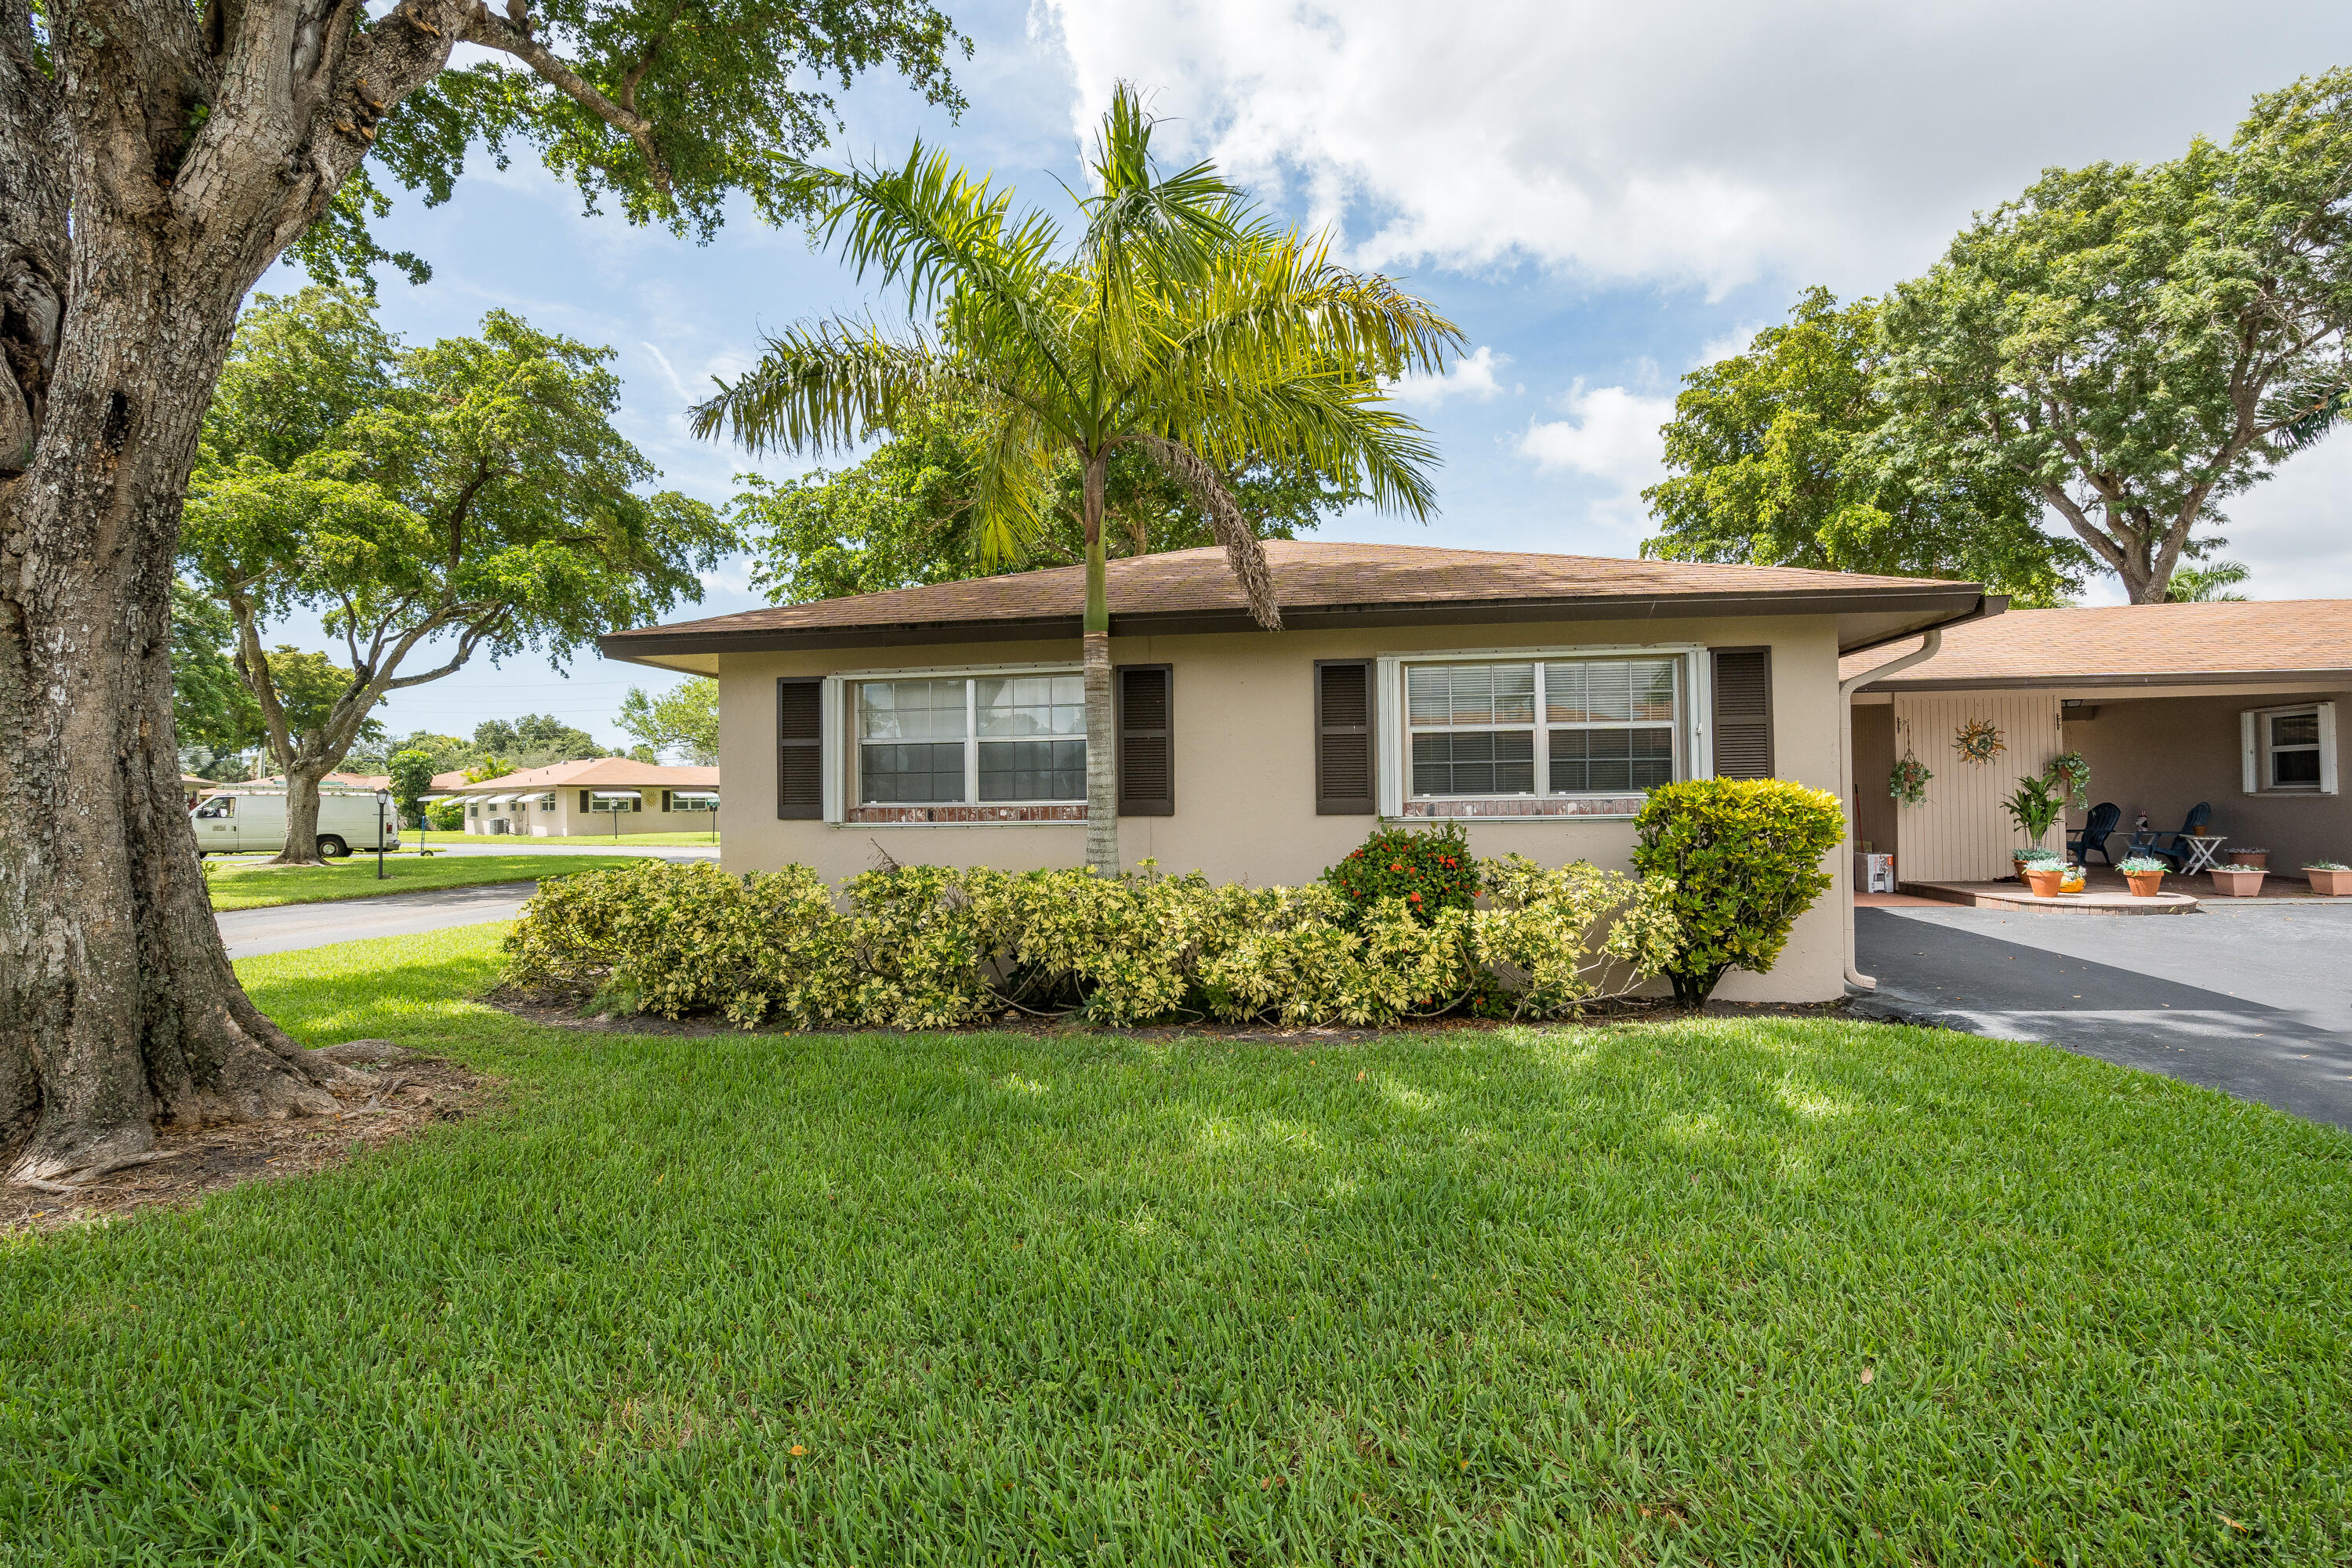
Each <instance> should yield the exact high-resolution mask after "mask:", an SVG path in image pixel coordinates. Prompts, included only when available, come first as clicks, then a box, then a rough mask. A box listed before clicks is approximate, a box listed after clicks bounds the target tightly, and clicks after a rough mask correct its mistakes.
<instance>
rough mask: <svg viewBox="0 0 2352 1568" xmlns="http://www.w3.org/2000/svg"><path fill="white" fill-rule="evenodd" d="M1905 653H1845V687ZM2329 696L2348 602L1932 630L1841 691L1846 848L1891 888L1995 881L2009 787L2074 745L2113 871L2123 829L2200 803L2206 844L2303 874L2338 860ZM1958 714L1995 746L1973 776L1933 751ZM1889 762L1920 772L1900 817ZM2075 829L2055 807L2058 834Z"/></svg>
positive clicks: (2090, 613) (2343, 845) (2344, 840)
mask: <svg viewBox="0 0 2352 1568" xmlns="http://www.w3.org/2000/svg"><path fill="white" fill-rule="evenodd" d="M1916 646H1917V644H1916V641H1908V642H1905V643H1903V644H1901V645H1899V646H1895V647H1883V648H1878V649H1875V650H1874V651H1873V652H1871V653H1869V654H1866V655H1863V656H1859V657H1853V658H1848V659H1847V660H1846V661H1845V673H1846V675H1847V676H1849V677H1853V676H1858V675H1861V674H1863V673H1864V672H1865V671H1866V670H1867V669H1869V668H1871V667H1872V666H1874V665H1877V664H1883V663H1885V662H1887V661H1889V660H1891V659H1893V658H1897V657H1899V656H1900V655H1902V654H1904V653H1906V652H1909V651H1911V650H1912V649H1913V648H1915V647H1916ZM2347 700H2352V600H2346V599H2285V600H2258V601H2253V602H2250V603H2223V604H2204V605H2118V606H2115V607H2112V608H2105V609H2078V610H2011V611H2010V612H2009V613H2008V614H2007V615H2004V616H2000V618H1998V619H1995V620H1989V621H1983V622H1979V623H1978V624H1975V625H1971V626H1955V627H1953V628H1951V629H1950V630H1948V631H1947V632H1946V633H1945V634H1944V641H1943V648H1942V651H1940V652H1939V653H1937V655H1936V656H1935V657H1934V658H1930V659H1927V660H1926V661H1924V662H1923V663H1920V664H1916V665H1913V666H1912V667H1911V668H1907V669H1905V670H1901V671H1899V672H1897V673H1896V674H1895V675H1893V676H1891V677H1889V678H1888V679H1885V680H1884V681H1878V682H1872V683H1870V684H1868V685H1865V686H1864V687H1863V688H1861V689H1860V690H1859V691H1858V692H1857V694H1856V696H1855V698H1854V714H1853V739H1854V794H1855V797H1856V799H1855V805H1856V807H1857V811H1858V814H1859V824H1858V832H1857V834H1856V837H1858V838H1860V839H1863V840H1866V841H1869V842H1870V843H1871V844H1872V847H1874V848H1875V849H1877V850H1879V851H1881V852H1886V851H1890V850H1891V851H1892V852H1893V853H1894V855H1895V871H1896V875H1897V876H1898V877H1899V878H1900V879H1902V880H1904V881H1906V882H1937V881H1975V880H1983V879H1990V878H1994V877H2000V876H2006V875H2007V874H2008V871H2009V857H2010V851H2011V848H2012V847H2017V846H2021V845H2022V844H2023V843H2024V842H2025V837H2024V835H2023V834H2022V833H2020V832H2019V831H2017V829H2016V828H2015V826H2013V825H2012V824H2011V821H2010V819H2009V817H2008V816H2006V815H2005V814H2004V813H2002V811H2001V810H2000V800H2001V798H2002V797H2003V796H2005V795H2008V794H2009V792H2010V791H2011V789H2013V788H2014V787H2015V785H2016V784H2017V780H2018V777H2019V775H2021V774H2023V773H2038V772H2040V771H2041V770H2042V769H2043V768H2045V767H2047V766H2048V765H2049V763H2050V761H2051V759H2052V758H2053V756H2056V755H2057V754H2058V753H2060V752H2068V751H2079V752H2082V753H2083V757H2084V761H2085V762H2087V763H2089V764H2090V768H2091V783H2090V798H2091V804H2092V805H2098V804H2099V803H2101V802H2103V801H2104V802H2113V803H2114V804H2115V805H2117V806H2119V807H2121V808H2122V835H2121V836H2119V837H2117V838H2116V841H2115V846H2114V847H2115V851H2116V858H2118V859H2120V858H2122V856H2123V850H2124V847H2125V841H2126V837H2128V836H2129V834H2130V832H2131V829H2132V826H2133V824H2134V822H2135V821H2136V820H2137V818H2138V817H2140V816H2146V817H2147V819H2148V825H2149V826H2150V827H2151V828H2154V829H2156V830H2158V831H2160V832H2167V833H2169V832H2172V831H2174V830H2176V829H2178V828H2179V826H2181V824H2182V822H2183V821H2184V820H2185V819H2186V818H2187V816H2188V815H2189V811H2190V810H2191V809H2192V808H2193V807H2195V806H2196V805H2198V804H2199V803H2200V802H2203V803H2205V804H2208V805H2211V806H2212V808H2213V821H2212V826H2213V830H2214V831H2215V832H2217V833H2220V834H2221V835H2223V836H2224V837H2227V838H2228V839H2229V840H2230V841H2231V843H2233V844H2238V845H2242V846H2245V847H2252V848H2262V849H2267V850H2269V851H2270V866H2271V871H2272V874H2273V876H2277V875H2282V874H2283V875H2285V876H2290V877H2293V876H2299V875H2300V874H2301V868H2302V866H2303V864H2304V863H2305V861H2307V860H2319V859H2330V860H2343V861H2352V804H2347V800H2346V797H2345V796H2344V795H2343V793H2342V790H2341V782H2340V781H2341V778H2342V772H2343V769H2342V762H2341V758H2340V755H2339V740H2338V714H2339V712H2340V711H2341V710H2342V705H2343V704H2344V703H2345V702H2347ZM1978 719H1981V720H1989V721H1991V722H1992V723H1993V724H1994V725H1996V726H1997V727H1998V728H1999V729H2000V731H2001V733H2002V736H2003V740H2004V744H2005V749H2004V750H2003V751H2002V752H2000V754H1999V755H1998V756H1996V757H1994V758H1993V759H1992V761H1991V762H1990V763H1984V764H1981V765H1979V764H1972V763H1969V762H1967V761H1965V760H1963V759H1962V758H1961V756H1960V755H1959V754H1958V752H1956V751H1955V750H1954V749H1953V743H1952V742H1953V738H1954V735H1955V734H1956V732H1957V731H1958V729H1959V727H1960V726H1961V725H1963V724H1965V723H1967V722H1969V721H1970V720H1978ZM1906 748H1907V749H1908V750H1910V751H1911V752H1914V753H1916V755H1917V756H1918V758H1919V760H1920V761H1922V762H1924V763H1927V766H1928V768H1929V769H1930V770H1931V771H1932V772H1933V773H1935V775H1936V777H1935V779H1934V781H1933V782H1932V783H1930V784H1928V785H1927V800H1926V801H1925V802H1924V803H1923V804H1921V805H1896V804H1895V802H1894V801H1893V800H1892V799H1891V798H1890V797H1889V795H1888V794H1887V788H1886V783H1885V781H1886V778H1887V775H1888V774H1889V773H1891V772H1892V771H1893V769H1894V766H1895V761H1896V759H1898V758H1899V757H1901V756H1902V755H1903V753H1904V752H1905V750H1906ZM2083 818H2084V813H2083V812H2082V811H2080V810H2074V811H2070V812H2069V813H2068V815H2067V818H2066V820H2067V823H2068V825H2069V826H2081V824H2082V822H2083ZM2051 847H2053V848H2055V847H2058V846H2057V844H2056V842H2055V835H2054V834H2053V842H2052V845H2051ZM2092 864H2094V865H2096V864H2097V861H2096V860H2094V861H2093V862H2092Z"/></svg>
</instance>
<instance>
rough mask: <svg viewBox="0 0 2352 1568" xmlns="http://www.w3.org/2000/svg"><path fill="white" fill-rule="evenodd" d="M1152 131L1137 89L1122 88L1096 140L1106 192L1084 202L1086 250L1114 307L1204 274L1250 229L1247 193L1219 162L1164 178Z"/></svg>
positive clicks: (1096, 167) (1099, 177)
mask: <svg viewBox="0 0 2352 1568" xmlns="http://www.w3.org/2000/svg"><path fill="white" fill-rule="evenodd" d="M1151 129H1152V121H1151V117H1150V115H1149V114H1147V113H1146V112H1144V109H1143V103H1142V100H1141V99H1140V98H1139V96H1138V95H1137V93H1136V90H1135V88H1134V86H1133V85H1132V84H1131V83H1129V82H1120V83H1118V86H1117V87H1116V88H1115V89H1113V90H1112V93H1111V106H1110V111H1109V112H1108V114H1106V115H1104V116H1103V124H1102V129H1101V131H1100V132H1097V136H1096V140H1095V152H1094V159H1093V163H1092V168H1093V171H1094V175H1095V179H1096V182H1097V184H1098V185H1099V186H1100V187H1101V189H1100V191H1099V193H1098V194H1097V195H1094V196H1091V197H1088V198H1087V199H1086V200H1084V201H1083V202H1081V203H1080V205H1081V206H1082V207H1083V208H1084V209H1085V211H1086V214H1087V232H1086V235H1085V237H1084V238H1083V239H1082V240H1081V241H1080V247H1079V248H1080V250H1081V251H1082V252H1083V254H1084V255H1085V257H1086V258H1087V270H1088V272H1089V273H1090V274H1091V275H1092V276H1093V278H1094V279H1095V281H1096V283H1097V288H1098V289H1100V290H1101V291H1102V294H1103V299H1104V302H1105V304H1106V305H1107V306H1111V307H1114V308H1116V306H1118V304H1121V303H1123V302H1124V300H1125V299H1126V298H1127V297H1128V296H1129V295H1130V294H1131V293H1132V291H1133V290H1134V289H1136V288H1137V287H1138V286H1139V285H1142V286H1160V287H1164V286H1165V285H1166V284H1168V283H1170V282H1173V281H1191V280H1193V279H1199V278H1201V277H1203V276H1205V275H1206V273H1207V271H1208V269H1209V268H1210V267H1211V266H1212V265H1213V261H1214V258H1216V256H1217V255H1218V254H1219V252H1220V251H1221V250H1223V249H1225V248H1227V247H1231V246H1233V245H1234V243H1235V242H1236V241H1237V240H1239V239H1240V238H1241V237H1242V236H1243V234H1244V230H1245V229H1247V228H1249V227H1250V226H1251V220H1250V219H1249V216H1248V210H1247V207H1246V206H1245V205H1244V202H1243V199H1242V195H1241V193H1240V192H1239V191H1237V190H1235V189H1234V187H1233V186H1231V185H1229V184H1226V183H1225V181H1224V179H1223V176H1222V175H1220V174H1218V173H1217V171H1216V166H1215V165H1214V164H1213V163H1207V162H1202V163H1194V164H1192V166H1191V167H1189V168H1186V169H1182V170H1180V171H1178V172H1177V173H1175V174H1161V173H1160V169H1159V165H1158V164H1157V163H1156V162H1155V161H1154V160H1153V158H1152V156H1151Z"/></svg>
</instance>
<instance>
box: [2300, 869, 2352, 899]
mask: <svg viewBox="0 0 2352 1568" xmlns="http://www.w3.org/2000/svg"><path fill="white" fill-rule="evenodd" d="M2304 875H2305V876H2306V877H2308V878H2310V879H2311V890H2312V891H2313V892H2315V893H2325V894H2326V895H2327V896H2328V897H2329V898H2331V899H2347V898H2352V871H2305V873H2304Z"/></svg>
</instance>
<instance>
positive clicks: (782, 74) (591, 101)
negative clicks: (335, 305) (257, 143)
mask: <svg viewBox="0 0 2352 1568" xmlns="http://www.w3.org/2000/svg"><path fill="white" fill-rule="evenodd" d="M351 15H352V26H353V28H354V30H355V31H357V32H360V33H365V32H367V31H369V30H371V29H372V28H373V27H374V26H381V25H382V24H381V23H379V22H376V21H374V20H373V19H372V18H371V16H370V14H369V12H368V11H367V10H366V9H364V8H358V9H355V10H354V11H353V12H352V14H351ZM464 41H465V42H467V43H469V44H473V45H475V46H477V47H478V49H479V50H480V51H482V52H481V53H479V54H478V55H477V56H476V57H475V58H472V59H471V60H470V61H469V62H468V63H467V65H465V66H463V67H462V68H452V69H444V70H442V71H440V72H439V73H438V74H437V75H435V76H433V77H431V78H429V79H426V80H425V82H424V83H423V84H422V85H420V86H418V87H417V88H416V89H415V90H414V91H412V92H411V93H409V95H408V97H407V98H406V99H405V100H404V101H402V102H401V103H399V104H398V105H397V106H396V107H392V108H389V109H388V110H385V111H383V113H382V117H381V118H380V119H379V118H377V116H376V113H375V112H374V111H373V110H372V107H371V105H370V104H369V102H368V97H367V95H366V94H362V95H361V96H360V98H359V99H358V100H357V101H355V102H354V103H353V104H352V106H351V107H350V109H348V110H346V111H345V112H346V113H348V114H349V115H350V118H349V119H347V120H345V121H342V122H341V123H340V124H338V125H337V126H336V130H338V131H339V132H342V133H343V134H345V135H352V134H361V135H364V136H365V137H366V139H367V142H368V154H367V157H366V160H365V161H364V162H363V163H361V164H360V165H359V167H358V168H357V169H356V170H354V171H353V173H352V175H351V176H350V177H349V178H348V179H347V180H345V181H344V183H343V184H342V185H341V187H340V188H339V189H338V190H337V191H336V193H335V197H334V199H333V201H332V202H331V203H330V204H329V205H328V206H327V207H326V209H325V210H324V211H323V212H322V213H321V214H320V216H319V219H318V220H317V221H316V222H315V223H314V224H313V225H312V226H310V229H309V230H308V231H306V232H305V233H304V234H303V235H302V237H300V238H299V239H298V240H296V241H295V242H294V244H293V245H292V246H291V247H289V252H288V254H289V256H291V257H292V258H294V259H295V260H296V261H298V262H299V263H301V264H302V265H303V266H304V267H305V268H308V270H309V271H310V274H311V276H312V277H313V278H314V279H317V280H319V281H320V282H325V283H338V282H342V283H358V284H361V285H362V286H364V284H365V281H366V280H367V279H368V278H369V277H370V275H371V272H372V269H373V268H375V267H376V266H378V265H381V264H385V263H389V264H391V265H393V266H394V267H396V268H399V269H400V270H402V271H404V272H405V273H406V274H407V275H408V276H409V278H410V279H411V280H412V281H416V282H422V281H424V279H425V278H427V277H429V276H430V275H431V268H429V267H427V266H426V265H425V262H424V261H422V260H421V259H419V258H416V257H415V256H413V255H410V254H408V253H406V252H401V253H397V254H394V253H391V252H387V251H385V250H384V249H383V247H381V246H380V245H379V244H378V243H377V242H376V240H375V239H374V237H373V235H372V234H371V233H370V231H369V228H368V224H369V220H370V219H371V218H381V217H383V216H385V215H386V214H387V213H388V212H389V211H390V210H391V203H390V197H389V195H387V194H386V190H385V186H386V185H387V184H391V185H398V186H404V187H406V188H407V189H409V190H412V191H418V192H421V193H423V195H424V197H425V205H428V206H436V205H440V204H441V203H443V202H445V201H447V200H448V199H449V196H450V193H451V191H452V189H453V187H454V186H455V185H456V184H457V179H458V177H459V176H460V175H461V174H463V173H464V172H465V166H466V159H467V154H468V153H472V152H475V151H477V150H478V151H483V152H487V153H488V154H489V157H490V159H491V162H492V163H495V164H496V165H497V166H498V167H499V168H501V169H503V168H505V167H506V166H507V165H508V163H509V160H510V159H511V158H512V157H513V156H514V154H515V153H517V152H519V151H528V152H530V153H534V154H536V155H537V157H538V158H539V159H540V161H541V163H543V164H544V165H545V166H546V167H547V168H548V170H549V171H550V172H551V173H552V174H555V175H556V177H557V178H559V179H564V180H569V181H570V182H571V183H572V185H573V186H574V187H575V188H577V189H578V191H579V193H580V196H581V201H582V203H583V205H584V206H585V207H586V208H587V210H588V211H590V212H594V211H596V210H597V209H598V208H599V207H600V206H602V205H604V203H606V202H608V201H612V202H617V203H618V204H619V205H620V207H621V209H622V210H623V212H625V214H626V215H627V216H628V218H629V220H630V221H631V222H632V223H637V224H660V225H662V226H666V227H667V228H669V229H670V230H671V231H672V232H674V233H677V234H679V235H689V234H690V235H692V236H694V237H696V238H698V239H708V238H709V237H710V236H711V234H713V233H714V232H715V231H716V230H717V229H718V227H719V223H720V222H721V220H722V219H723V217H724V216H725V204H726V198H727V197H728V195H730V193H740V194H741V195H744V196H746V197H748V198H749V199H750V203H751V210H752V212H753V213H754V214H755V215H757V216H759V217H760V218H761V219H762V220H763V221H765V222H769V223H781V222H784V221H787V220H789V219H792V218H794V217H797V216H801V214H802V212H803V203H804V201H805V199H806V192H805V190H804V188H803V186H802V185H801V184H799V183H798V182H797V181H796V180H795V179H794V178H793V164H792V160H793V159H794V158H797V157H801V156H804V155H806V154H807V153H810V152H811V151H813V150H814V149H815V148H818V147H821V146H823V145H824V142H825V141H826V136H827V132H830V131H831V130H832V129H834V127H835V125H836V124H837V122H838V114H837V110H836V109H835V103H834V99H833V96H832V89H833V88H834V87H835V86H838V87H843V88H845V87H847V86H848V85H849V83H850V82H851V81H852V80H853V79H856V78H857V77H859V76H863V75H866V74H867V73H869V72H872V71H875V70H877V69H880V70H890V71H895V72H897V73H898V75H900V76H901V77H903V78H904V79H906V80H907V81H908V82H909V83H910V84H912V85H913V86H914V87H915V88H916V89H918V90H919V91H920V92H921V93H922V95H923V97H924V98H925V100H927V101H929V102H931V103H934V104H940V105H944V106H945V107H946V108H948V109H949V110H950V111H961V109H962V108H963V103H964V100H963V97H962V95H961V93H960V92H959V91H958V90H957V89H956V87H955V85H954V83H953V81H952V80H951V79H950V74H949V65H950V60H951V59H952V58H954V56H955V55H957V54H958V53H961V54H963V55H964V56H966V57H969V56H970V54H971V44H970V43H969V41H967V40H966V39H964V38H963V37H961V36H960V35H959V34H957V32H956V31H955V28H954V26H953V24H952V23H950V21H949V19H948V17H947V16H946V14H945V13H944V12H941V11H940V10H939V9H938V8H937V7H935V6H932V5H924V4H919V3H910V0H717V3H712V0H619V3H614V0H552V3H549V0H541V3H540V4H538V5H530V6H529V8H528V11H526V8H525V6H524V5H522V4H518V3H514V0H509V4H508V5H505V6H502V7H496V8H493V7H488V6H483V5H476V6H475V7H474V14H473V15H472V16H470V17H468V18H467V29H466V33H465V37H464Z"/></svg>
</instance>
